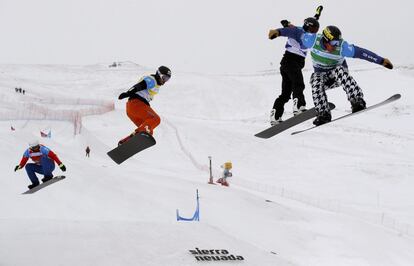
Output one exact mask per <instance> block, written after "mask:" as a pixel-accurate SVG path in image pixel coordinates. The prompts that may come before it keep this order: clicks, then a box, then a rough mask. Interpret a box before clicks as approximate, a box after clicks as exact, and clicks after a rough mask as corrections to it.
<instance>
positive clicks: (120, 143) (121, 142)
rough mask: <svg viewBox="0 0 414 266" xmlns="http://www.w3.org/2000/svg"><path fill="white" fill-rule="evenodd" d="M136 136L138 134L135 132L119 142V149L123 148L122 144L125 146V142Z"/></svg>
mask: <svg viewBox="0 0 414 266" xmlns="http://www.w3.org/2000/svg"><path fill="white" fill-rule="evenodd" d="M135 134H136V133H135V132H134V133H131V134H130V135H129V136H128V137H126V138H123V139H121V140H120V141H119V142H118V147H119V146H121V145H122V144H124V143H125V142H127V141H128V140H130V139H131V138H132V137H133V136H135Z"/></svg>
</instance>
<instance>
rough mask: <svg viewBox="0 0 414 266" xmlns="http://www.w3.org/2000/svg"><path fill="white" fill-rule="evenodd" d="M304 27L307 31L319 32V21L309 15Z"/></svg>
mask: <svg viewBox="0 0 414 266" xmlns="http://www.w3.org/2000/svg"><path fill="white" fill-rule="evenodd" d="M303 29H304V30H305V31H306V32H311V33H317V32H318V30H319V22H318V20H317V19H316V18H314V17H309V18H307V19H305V20H304V21H303Z"/></svg>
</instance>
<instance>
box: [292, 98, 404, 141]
mask: <svg viewBox="0 0 414 266" xmlns="http://www.w3.org/2000/svg"><path fill="white" fill-rule="evenodd" d="M400 98H401V94H394V95H393V96H391V97H389V98H388V99H386V100H384V101H382V102H379V103H377V104H374V105H371V106H369V107H367V108H365V109H364V110H361V111H358V112H355V113H349V114H346V115H343V116H340V117H337V118H335V119H333V120H331V121H330V122H328V123H325V124H322V125H320V126H323V125H326V124H329V123H332V122H335V121H337V120H340V119H343V118H346V117H349V116H353V115H357V114H360V113H363V112H366V111H369V110H372V109H374V108H377V107H380V106H383V105H385V104H388V103H391V102H393V101H396V100H398V99H400ZM320 126H312V127H309V128H306V129H303V130H299V131H295V132H293V133H292V135H296V134H299V133H302V132H305V131H308V130H311V129H314V128H316V127H320Z"/></svg>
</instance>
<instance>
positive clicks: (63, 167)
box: [59, 163, 66, 172]
mask: <svg viewBox="0 0 414 266" xmlns="http://www.w3.org/2000/svg"><path fill="white" fill-rule="evenodd" d="M59 168H60V170H62V171H63V172H65V171H66V166H65V165H64V164H63V163H61V164H59Z"/></svg>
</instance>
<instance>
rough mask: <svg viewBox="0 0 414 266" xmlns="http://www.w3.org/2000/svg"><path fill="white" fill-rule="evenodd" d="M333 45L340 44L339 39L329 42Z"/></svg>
mask: <svg viewBox="0 0 414 266" xmlns="http://www.w3.org/2000/svg"><path fill="white" fill-rule="evenodd" d="M328 43H329V44H330V45H332V46H339V40H332V41H329V42H328Z"/></svg>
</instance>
